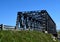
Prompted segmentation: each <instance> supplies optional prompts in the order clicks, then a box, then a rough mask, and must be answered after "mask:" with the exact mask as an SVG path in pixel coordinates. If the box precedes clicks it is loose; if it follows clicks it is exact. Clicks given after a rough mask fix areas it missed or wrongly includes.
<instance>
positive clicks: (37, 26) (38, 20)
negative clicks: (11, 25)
mask: <svg viewBox="0 0 60 42" xmlns="http://www.w3.org/2000/svg"><path fill="white" fill-rule="evenodd" d="M15 28H16V29H17V28H21V29H23V30H37V31H47V32H48V33H52V34H53V35H54V36H57V31H56V24H55V22H54V21H53V19H52V18H51V17H50V15H49V14H48V12H47V11H46V10H40V11H25V12H18V14H17V20H16V27H15Z"/></svg>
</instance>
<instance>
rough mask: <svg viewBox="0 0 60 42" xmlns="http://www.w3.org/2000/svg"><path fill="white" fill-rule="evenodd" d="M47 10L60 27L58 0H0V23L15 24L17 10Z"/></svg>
mask: <svg viewBox="0 0 60 42" xmlns="http://www.w3.org/2000/svg"><path fill="white" fill-rule="evenodd" d="M43 9H44V10H47V12H48V13H49V15H50V16H51V17H52V19H53V20H54V21H55V23H56V25H57V29H58V30H59V29H60V0H0V24H7V25H13V26H15V24H16V17H17V12H18V11H30V10H43Z"/></svg>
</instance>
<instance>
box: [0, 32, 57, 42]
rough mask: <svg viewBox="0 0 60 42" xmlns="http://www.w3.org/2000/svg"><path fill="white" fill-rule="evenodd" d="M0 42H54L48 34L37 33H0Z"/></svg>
mask: <svg viewBox="0 0 60 42" xmlns="http://www.w3.org/2000/svg"><path fill="white" fill-rule="evenodd" d="M0 42H54V41H53V39H52V38H51V35H50V34H45V33H42V32H37V31H0ZM56 42H57V41H56Z"/></svg>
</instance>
